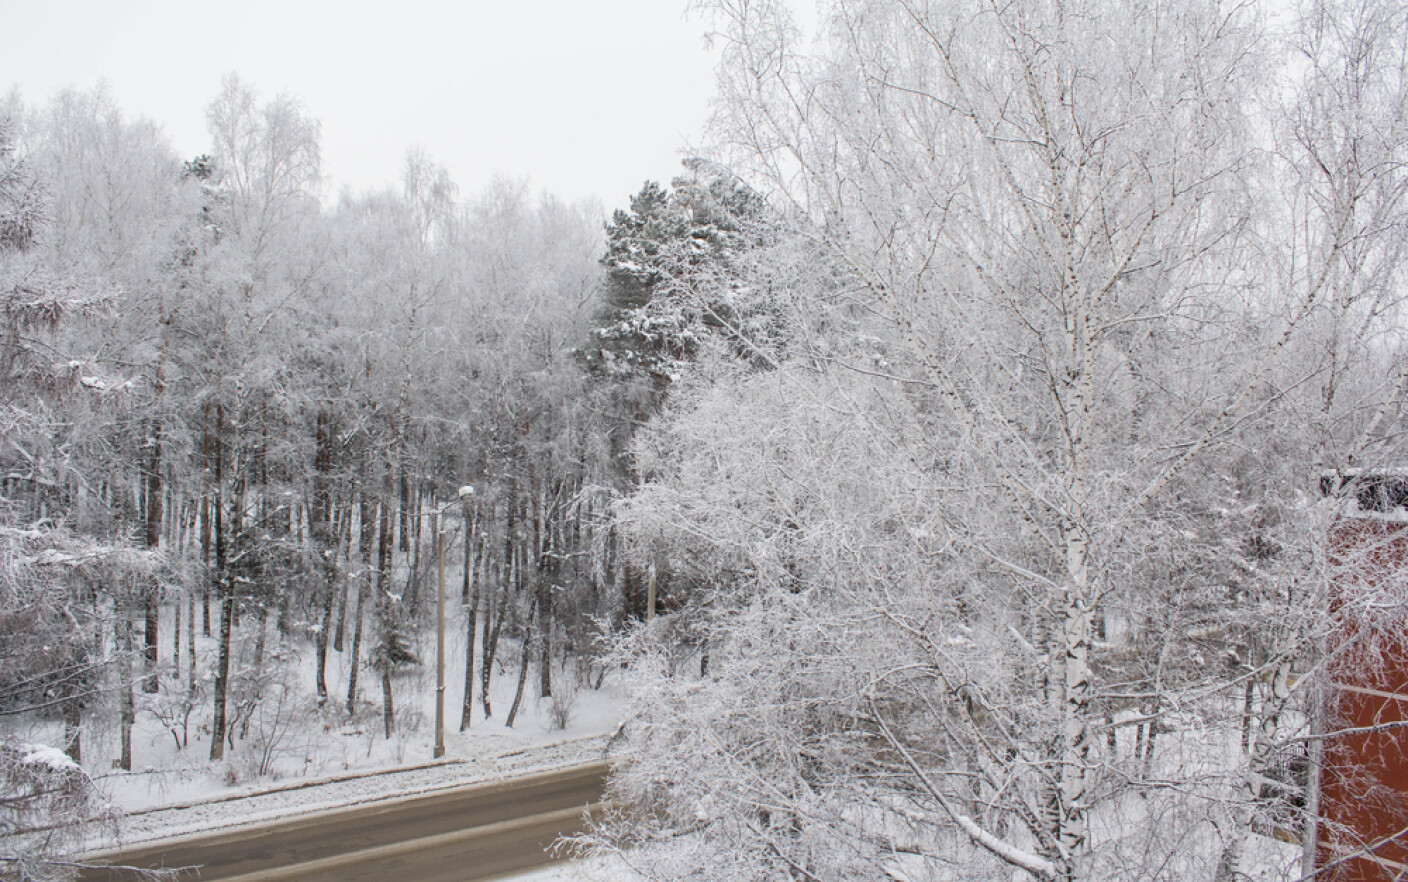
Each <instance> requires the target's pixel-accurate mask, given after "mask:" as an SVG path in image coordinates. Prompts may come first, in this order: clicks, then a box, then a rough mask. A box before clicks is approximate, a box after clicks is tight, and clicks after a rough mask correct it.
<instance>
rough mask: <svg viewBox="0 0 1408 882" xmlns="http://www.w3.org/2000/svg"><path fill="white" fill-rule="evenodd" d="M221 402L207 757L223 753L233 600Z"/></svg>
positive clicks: (214, 455)
mask: <svg viewBox="0 0 1408 882" xmlns="http://www.w3.org/2000/svg"><path fill="white" fill-rule="evenodd" d="M224 422H225V409H224V405H220V404H217V405H216V406H215V431H214V437H213V439H212V443H211V448H212V451H211V452H212V458H213V460H214V465H215V475H214V483H215V492H214V494H213V498H212V501H211V505H212V508H213V509H214V510H215V519H214V520H215V522H214V524H213V527H214V533H215V594H216V597H217V598H218V600H219V603H220V637H219V640H220V643H219V649H218V651H217V656H216V663H215V690H214V691H215V697H214V705H215V708H214V714H213V720H212V722H211V732H210V758H211V759H213V760H218V759H223V758H224V757H225V709H226V708H225V702H226V694H227V691H228V687H229V682H230V638H231V635H232V632H233V631H234V617H235V603H234V598H233V597H232V596H231V586H230V584H229V578H228V574H227V573H226V570H225V567H226V555H225V512H224V509H225V506H224V502H223V500H222V498H221V497H222V492H223V491H222V488H223V483H224V444H223V442H222V440H221V436H222V435H223V434H224V428H225V427H224Z"/></svg>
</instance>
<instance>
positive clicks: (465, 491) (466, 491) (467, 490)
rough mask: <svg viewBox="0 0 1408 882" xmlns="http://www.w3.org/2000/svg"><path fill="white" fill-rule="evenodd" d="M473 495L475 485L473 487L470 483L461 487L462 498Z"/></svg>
mask: <svg viewBox="0 0 1408 882" xmlns="http://www.w3.org/2000/svg"><path fill="white" fill-rule="evenodd" d="M473 495H474V487H473V486H471V485H469V484H465V485H464V486H463V487H461V488H460V499H468V498H470V497H471V496H473Z"/></svg>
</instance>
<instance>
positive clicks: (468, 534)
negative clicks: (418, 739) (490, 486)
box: [460, 502, 479, 732]
mask: <svg viewBox="0 0 1408 882" xmlns="http://www.w3.org/2000/svg"><path fill="white" fill-rule="evenodd" d="M464 522H465V524H466V527H465V537H464V584H463V585H462V586H461V588H460V597H461V598H462V600H463V602H464V604H465V612H466V614H467V616H468V619H467V624H466V625H465V641H464V701H463V703H461V705H460V731H461V732H463V731H464V730H466V729H468V728H469V724H470V720H471V718H472V717H473V716H474V632H475V625H476V624H477V622H476V618H477V616H478V614H479V580H478V579H476V578H475V577H474V564H475V561H474V543H475V541H476V540H477V539H478V536H477V535H476V534H477V533H478V526H479V523H478V519H477V518H476V519H475V520H474V521H471V520H470V518H469V503H468V502H466V503H465V504H464Z"/></svg>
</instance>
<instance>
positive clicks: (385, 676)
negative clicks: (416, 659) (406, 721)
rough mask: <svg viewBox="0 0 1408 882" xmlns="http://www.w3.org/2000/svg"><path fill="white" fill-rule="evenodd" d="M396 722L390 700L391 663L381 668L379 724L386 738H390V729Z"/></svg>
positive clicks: (394, 711)
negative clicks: (384, 731)
mask: <svg viewBox="0 0 1408 882" xmlns="http://www.w3.org/2000/svg"><path fill="white" fill-rule="evenodd" d="M395 722H396V708H395V706H394V705H393V704H392V701H391V665H389V664H388V665H383V666H382V669H381V724H382V728H383V729H385V730H386V740H388V741H390V740H391V730H392V728H393V727H394V723H395Z"/></svg>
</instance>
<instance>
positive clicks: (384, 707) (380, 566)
mask: <svg viewBox="0 0 1408 882" xmlns="http://www.w3.org/2000/svg"><path fill="white" fill-rule="evenodd" d="M394 528H395V524H394V523H392V520H391V506H390V505H383V506H382V507H381V538H380V541H379V542H378V543H377V553H376V608H377V610H378V611H379V615H378V617H377V618H378V620H379V621H378V624H379V625H380V626H381V628H382V640H383V642H385V641H387V635H386V629H387V628H388V627H389V624H390V617H391V616H390V613H391V611H390V609H389V608H388V603H389V602H390V596H389V595H390V592H388V591H387V589H386V583H387V581H388V580H389V579H390V578H391V559H392V551H393V548H394V546H393V544H392V532H393V530H394ZM378 661H379V662H381V716H382V720H383V721H384V722H385V724H386V737H387V738H390V737H391V723H392V719H393V717H394V708H393V706H392V701H391V659H390V658H380V659H378Z"/></svg>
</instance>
